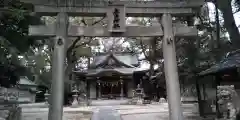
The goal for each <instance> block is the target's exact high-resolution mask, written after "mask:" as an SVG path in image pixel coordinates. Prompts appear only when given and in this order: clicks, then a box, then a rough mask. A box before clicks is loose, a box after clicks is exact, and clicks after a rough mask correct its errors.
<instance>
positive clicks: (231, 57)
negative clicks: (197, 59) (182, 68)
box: [199, 49, 240, 76]
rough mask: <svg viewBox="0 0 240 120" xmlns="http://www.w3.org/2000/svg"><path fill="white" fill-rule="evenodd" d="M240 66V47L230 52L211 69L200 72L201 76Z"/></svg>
mask: <svg viewBox="0 0 240 120" xmlns="http://www.w3.org/2000/svg"><path fill="white" fill-rule="evenodd" d="M238 67H240V49H239V50H236V51H233V52H230V53H228V54H227V55H226V57H225V58H224V59H223V60H221V61H220V62H219V63H217V64H215V65H213V66H212V67H210V68H209V69H207V70H205V71H202V72H200V73H199V75H200V76H203V75H209V74H214V73H218V72H221V71H224V70H227V69H232V68H238Z"/></svg>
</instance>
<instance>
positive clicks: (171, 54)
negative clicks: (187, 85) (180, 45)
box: [162, 14, 183, 120]
mask: <svg viewBox="0 0 240 120" xmlns="http://www.w3.org/2000/svg"><path fill="white" fill-rule="evenodd" d="M162 26H163V29H164V37H163V57H164V71H165V79H166V86H167V96H168V107H169V120H183V115H182V110H181V99H180V85H179V79H178V70H177V61H176V51H175V41H174V33H173V24H172V16H171V15H170V14H163V16H162Z"/></svg>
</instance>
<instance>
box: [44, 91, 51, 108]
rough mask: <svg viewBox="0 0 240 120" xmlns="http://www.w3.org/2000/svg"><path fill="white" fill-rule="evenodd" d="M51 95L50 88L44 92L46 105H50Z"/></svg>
mask: <svg viewBox="0 0 240 120" xmlns="http://www.w3.org/2000/svg"><path fill="white" fill-rule="evenodd" d="M49 96H50V94H49V92H48V90H46V92H45V93H44V97H45V104H46V105H49Z"/></svg>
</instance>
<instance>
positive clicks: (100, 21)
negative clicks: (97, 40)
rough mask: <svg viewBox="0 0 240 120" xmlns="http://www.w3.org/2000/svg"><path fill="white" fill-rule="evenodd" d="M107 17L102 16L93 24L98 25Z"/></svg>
mask: <svg viewBox="0 0 240 120" xmlns="http://www.w3.org/2000/svg"><path fill="white" fill-rule="evenodd" d="M105 18H106V16H104V17H102V18H101V19H100V20H98V21H95V22H94V23H93V24H92V25H96V24H98V23H100V22H101V21H103V20H104V19H105Z"/></svg>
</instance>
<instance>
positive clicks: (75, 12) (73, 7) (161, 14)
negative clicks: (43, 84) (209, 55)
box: [21, 0, 204, 120]
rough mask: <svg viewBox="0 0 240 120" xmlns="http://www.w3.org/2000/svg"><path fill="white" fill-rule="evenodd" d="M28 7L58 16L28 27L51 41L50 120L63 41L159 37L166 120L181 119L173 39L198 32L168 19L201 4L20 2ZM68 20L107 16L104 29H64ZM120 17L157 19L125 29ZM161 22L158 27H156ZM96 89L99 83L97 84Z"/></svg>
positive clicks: (58, 109)
mask: <svg viewBox="0 0 240 120" xmlns="http://www.w3.org/2000/svg"><path fill="white" fill-rule="evenodd" d="M21 1H23V2H28V3H32V4H33V5H34V12H35V13H37V14H38V13H39V14H40V15H51V16H57V22H56V23H54V24H53V25H47V26H30V28H29V35H30V36H37V37H39V36H42V37H55V47H54V53H53V70H52V71H53V77H52V79H53V80H52V82H53V83H54V84H52V89H51V98H52V99H51V101H52V102H51V107H50V110H49V120H62V112H63V90H64V78H65V77H64V68H65V66H64V65H65V64H64V62H65V54H66V47H67V46H68V44H67V43H68V37H69V36H71V37H79V36H84V37H160V38H162V48H163V57H164V70H165V78H166V88H167V94H168V103H169V119H170V120H182V119H183V115H182V110H181V100H180V85H179V79H178V71H177V62H176V51H175V40H174V39H175V37H190V36H197V33H198V31H197V29H196V28H195V27H194V26H187V25H186V24H181V23H179V24H176V23H174V22H173V16H189V17H192V16H193V15H194V14H196V12H197V10H199V8H200V7H201V6H202V5H203V4H204V0H198V1H196V0H183V1H179V0H171V1H166V0H159V1H121V0H113V1H105V0H100V1H91V0H90V1H88V0H86V1H84V0H42V1H39V0H21ZM69 15H70V16H88V17H99V16H102V17H103V16H106V17H107V20H108V24H107V26H73V25H69V19H68V17H69ZM125 17H157V19H154V20H155V21H152V22H151V23H152V24H151V25H150V26H126V21H125V20H126V19H125ZM159 21H160V22H159ZM99 84H101V83H99Z"/></svg>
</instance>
